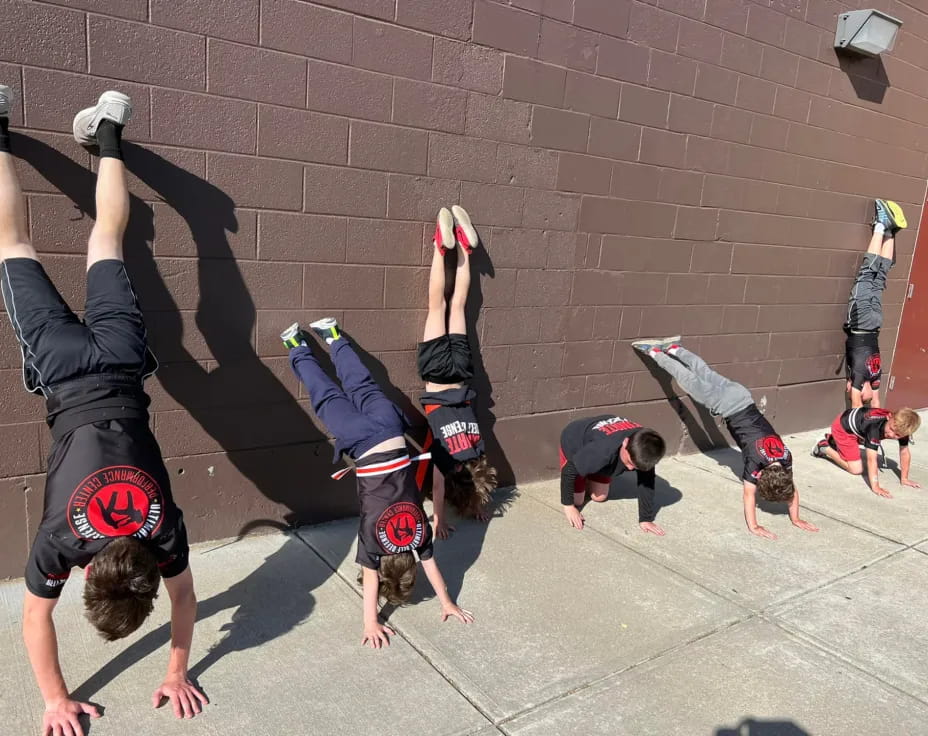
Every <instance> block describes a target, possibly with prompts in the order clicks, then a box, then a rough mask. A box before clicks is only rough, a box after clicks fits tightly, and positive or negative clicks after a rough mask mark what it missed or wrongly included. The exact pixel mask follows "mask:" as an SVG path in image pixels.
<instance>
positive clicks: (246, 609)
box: [72, 536, 331, 700]
mask: <svg viewBox="0 0 928 736" xmlns="http://www.w3.org/2000/svg"><path fill="white" fill-rule="evenodd" d="M207 554H208V553H207ZM307 554H312V553H311V552H310V551H309V550H307V548H306V545H305V544H303V542H301V541H300V540H299V539H297V538H296V537H295V536H289V537H288V538H287V541H286V542H285V543H284V544H283V546H282V547H281V548H280V549H278V550H277V551H275V552H274V553H273V554H271V555H270V556H269V557H267V558H266V559H265V560H264V562H263V563H262V564H261V566H260V567H259V568H258V569H256V570H255V571H254V572H253V573H251V574H250V575H248V576H247V577H246V578H244V579H242V580H239V581H238V582H236V583H233V584H232V586H231V587H230V588H228V589H227V590H226V591H224V592H222V593H218V594H216V595H214V596H212V597H211V598H208V599H206V600H201V601H200V602H199V604H198V606H197V621H204V620H206V619H208V618H211V617H212V616H215V615H216V614H217V613H221V612H222V611H227V610H229V609H235V611H234V613H233V614H232V621H231V622H230V623H228V624H226V625H225V626H223V628H222V631H225V632H227V633H226V635H225V636H224V637H223V638H222V640H221V641H220V642H219V643H218V644H216V645H214V646H213V647H211V648H210V650H209V651H208V652H207V654H206V655H205V656H204V657H203V658H202V659H200V660H199V661H198V662H194V663H192V664H191V666H190V678H191V679H192V680H196V679H197V678H199V677H201V676H202V675H203V674H204V673H206V672H207V670H209V668H210V667H211V666H212V665H214V664H215V663H216V662H218V661H219V660H220V659H222V658H223V657H224V656H226V655H227V654H231V653H233V652H241V651H245V650H247V649H251V648H253V647H257V646H261V645H262V644H265V643H266V642H269V641H272V640H274V639H276V638H277V637H278V636H282V635H284V634H286V633H287V632H289V631H291V630H292V629H294V628H295V627H296V626H298V625H299V624H300V623H302V622H303V621H305V620H306V618H308V616H309V614H310V613H311V612H312V610H313V607H314V606H315V599H314V598H313V595H312V591H313V590H315V589H316V588H318V587H319V586H321V585H322V584H323V583H325V581H326V580H327V579H328V578H329V576H330V574H331V573H330V572H329V570H327V569H325V568H324V566H322V565H307V564H306V555H307ZM319 570H325V573H324V574H323V575H315V574H314V572H316V571H319ZM272 602H273V603H272ZM170 640H171V624H170V623H169V622H168V623H165V624H162V625H161V626H159V627H158V628H157V629H155V630H154V631H151V632H149V633H148V634H145V635H144V636H143V637H142V638H141V639H139V640H138V641H136V642H134V643H133V644H132V645H130V646H129V647H128V648H127V649H125V650H124V651H122V652H121V653H120V654H119V655H117V656H116V657H115V658H114V659H112V660H110V661H109V662H108V663H107V664H106V665H104V666H103V667H102V668H101V669H100V670H98V671H97V672H96V673H94V674H93V675H91V676H90V677H89V678H87V680H85V681H84V682H83V683H81V684H80V685H78V686H77V688H76V689H75V690H74V692H73V693H72V697H73V698H75V699H77V700H89V699H90V698H92V697H93V696H94V694H95V693H97V692H99V691H100V690H101V689H102V688H104V687H105V686H106V685H107V684H108V683H110V682H111V681H112V680H113V679H115V678H116V677H118V676H119V675H120V674H121V673H122V672H123V671H124V670H126V669H128V668H129V667H131V666H132V665H134V664H136V663H137V662H140V661H141V660H143V659H145V658H146V657H149V656H150V655H152V654H153V653H154V652H156V651H157V650H158V649H160V648H161V647H164V646H165V645H166V644H168V642H170ZM166 660H167V658H165V661H166ZM156 685H157V683H155V684H153V686H152V690H154V688H155V686H156ZM207 695H208V692H207Z"/></svg>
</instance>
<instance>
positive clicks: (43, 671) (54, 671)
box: [23, 611, 68, 705]
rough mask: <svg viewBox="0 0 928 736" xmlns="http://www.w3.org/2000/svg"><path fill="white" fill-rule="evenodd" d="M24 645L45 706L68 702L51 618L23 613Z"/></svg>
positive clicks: (56, 638) (66, 688)
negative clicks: (62, 701) (65, 700)
mask: <svg viewBox="0 0 928 736" xmlns="http://www.w3.org/2000/svg"><path fill="white" fill-rule="evenodd" d="M23 642H24V643H25V645H26V651H27V652H28V653H29V663H30V664H31V665H32V672H33V674H34V675H35V681H36V684H38V686H39V691H40V692H41V693H42V698H43V700H44V701H45V704H46V705H50V704H52V703H56V702H58V701H61V700H64V699H65V698H67V697H68V686H67V685H66V684H65V681H64V677H63V676H62V674H61V665H60V664H59V663H58V637H57V634H56V632H55V622H54V621H53V620H52V618H51V616H46V615H44V614H38V613H33V614H30V613H29V612H28V611H26V612H24V614H23Z"/></svg>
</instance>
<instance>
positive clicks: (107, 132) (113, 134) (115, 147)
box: [97, 120, 123, 161]
mask: <svg viewBox="0 0 928 736" xmlns="http://www.w3.org/2000/svg"><path fill="white" fill-rule="evenodd" d="M122 128H123V126H121V125H118V124H117V123H114V122H113V121H112V120H101V121H100V124H99V125H98V126H97V145H98V146H99V147H100V158H118V159H119V160H120V161H121V160H122Z"/></svg>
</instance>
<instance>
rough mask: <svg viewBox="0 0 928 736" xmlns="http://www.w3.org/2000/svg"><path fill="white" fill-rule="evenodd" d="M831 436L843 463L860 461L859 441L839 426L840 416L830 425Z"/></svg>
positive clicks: (855, 436) (854, 435)
mask: <svg viewBox="0 0 928 736" xmlns="http://www.w3.org/2000/svg"><path fill="white" fill-rule="evenodd" d="M831 436H832V437H834V440H835V445H836V446H837V448H838V454H839V455H841V459H842V460H844V461H845V462H853V461H854V460H860V439H859V438H858V437H857V435H856V434H851V433H850V432H848V431H847V430H846V429H845V428H844V427H842V426H841V416H840V415H839V416H838V418H837V419H835V420H834V422H832V424H831Z"/></svg>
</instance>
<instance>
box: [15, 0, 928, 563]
mask: <svg viewBox="0 0 928 736" xmlns="http://www.w3.org/2000/svg"><path fill="white" fill-rule="evenodd" d="M878 4H879V7H880V8H881V9H883V10H885V11H888V12H889V13H891V14H893V15H895V16H898V17H899V18H902V19H903V20H904V22H905V26H904V28H903V31H902V33H901V35H900V37H899V40H898V45H897V47H896V49H895V51H894V52H893V53H892V54H890V55H888V56H887V57H886V58H885V59H883V61H882V63H880V62H875V61H851V60H841V59H839V58H838V57H836V56H835V54H834V52H833V50H832V48H831V43H832V39H833V35H834V28H835V23H836V14H837V13H838V12H840V11H842V10H845V9H849V8H856V7H860V6H861V3H860V2H858V1H857V0H853V1H851V0H848V1H846V2H837V1H835V0H757V1H752V0H510V2H503V1H502V0H500V1H496V2H494V1H492V0H319V1H318V2H303V1H302V0H60V1H56V0H48V1H43V2H32V1H29V0H3V2H2V3H0V14H2V18H3V28H4V41H3V43H2V44H0V80H2V81H3V82H4V83H6V84H9V85H11V86H12V87H13V88H14V89H15V94H16V107H15V111H14V113H13V124H14V126H15V129H16V130H17V132H18V135H17V136H16V138H15V141H14V146H15V149H16V152H17V154H18V155H19V157H20V162H19V164H20V172H21V176H22V181H23V185H24V188H25V190H26V193H27V196H28V206H29V220H30V227H31V231H32V235H33V239H34V242H35V244H36V246H37V247H38V249H39V250H40V252H41V253H42V255H43V259H44V262H45V263H46V266H47V268H48V270H49V272H50V273H51V274H52V276H53V278H54V279H55V280H56V282H57V284H58V286H59V288H60V289H61V291H62V292H63V293H64V294H65V295H66V297H67V298H68V299H69V301H70V302H71V303H72V304H73V305H74V306H75V307H76V308H80V307H81V305H82V301H83V283H84V279H83V272H84V265H83V256H82V253H83V250H84V241H85V238H86V236H87V234H88V232H89V229H90V226H91V221H92V220H91V218H92V213H93V206H92V186H93V180H94V179H93V166H94V161H93V160H92V159H91V158H90V157H89V156H88V155H87V154H86V153H85V152H83V151H82V150H81V149H80V148H79V147H78V146H77V145H76V144H75V143H74V142H73V140H72V139H71V137H70V135H69V129H70V121H71V117H72V115H73V113H74V111H75V110H76V109H78V108H79V107H81V106H84V105H86V104H88V102H89V101H91V100H92V99H93V98H95V96H96V95H97V94H98V93H99V92H101V91H102V90H104V89H107V88H113V87H115V88H117V89H120V90H123V91H125V92H128V93H129V94H131V95H132V97H133V99H134V101H135V105H136V111H135V117H134V120H133V122H132V124H131V126H130V127H129V128H128V129H127V132H126V137H127V138H128V139H129V140H131V141H133V142H134V144H135V145H133V146H131V147H128V151H127V159H128V163H129V166H130V168H131V169H132V178H131V190H132V194H133V208H132V222H131V224H130V233H129V236H128V251H129V255H128V260H129V265H130V271H131V273H132V276H133V278H134V279H135V282H136V284H137V289H138V292H139V294H140V298H141V301H142V304H143V307H144V308H145V311H146V314H147V317H148V321H149V329H150V333H151V341H152V344H153V347H154V349H155V351H156V352H157V354H158V356H159V357H160V359H161V362H162V364H163V366H162V369H161V372H160V373H159V376H158V378H157V380H155V381H153V382H151V383H150V384H149V387H150V390H151V392H152V394H153V399H154V402H153V423H154V428H155V433H156V435H157V437H158V440H159V441H160V443H161V445H162V448H163V450H164V453H165V456H166V457H167V458H168V460H167V462H168V466H169V468H170V469H171V471H172V473H173V477H174V487H175V494H176V496H177V497H178V499H179V501H180V503H181V505H182V506H183V508H184V510H185V512H186V517H187V523H188V526H189V528H190V530H191V533H192V536H193V538H194V539H207V538H216V537H222V536H227V535H232V534H236V533H238V532H239V531H240V530H242V529H243V528H255V527H260V526H261V524H262V523H268V524H271V525H274V524H277V525H279V524H281V523H301V522H313V521H321V520H325V519H329V518H333V517H337V516H342V515H346V514H351V513H353V512H354V511H355V499H354V484H353V482H352V481H351V480H350V479H349V480H345V481H342V482H340V483H337V482H334V481H331V480H329V479H328V473H329V472H331V471H332V469H333V468H332V465H331V459H332V458H331V449H330V447H329V445H328V444H326V442H325V436H324V434H323V432H322V431H320V429H319V428H318V426H317V425H316V423H315V422H314V420H313V418H312V417H311V415H310V414H309V413H308V412H307V400H306V396H305V393H304V392H302V391H301V389H300V387H299V386H298V385H297V382H296V381H295V380H294V378H293V376H292V375H291V374H290V372H289V366H288V364H287V360H286V357H285V354H284V352H283V350H282V348H281V346H280V344H279V342H278V340H277V334H278V333H279V332H280V330H281V329H282V328H283V327H285V326H287V325H288V324H290V323H291V322H292V321H294V320H295V319H300V320H304V321H305V320H310V319H312V318H317V317H320V316H323V315H329V314H332V315H335V316H336V317H338V318H339V320H340V321H341V322H342V323H343V324H344V326H345V328H346V330H347V331H348V332H349V333H350V334H351V335H352V336H353V337H354V338H355V339H356V340H357V341H358V343H359V344H360V345H361V346H362V347H363V348H364V350H365V351H367V359H368V360H369V362H370V364H371V365H372V366H373V367H374V368H375V371H376V373H377V375H378V376H379V377H380V378H383V379H386V378H387V377H388V378H389V381H390V382H391V384H392V388H391V389H390V390H391V393H392V395H393V396H394V397H396V398H397V399H398V400H402V401H403V402H404V403H405V406H406V407H407V409H408V410H409V413H410V414H411V415H412V416H415V412H416V410H415V406H416V403H415V398H416V394H417V391H418V390H419V381H418V379H417V377H416V373H415V352H414V349H415V344H416V341H417V339H418V338H419V337H420V333H421V329H422V326H423V322H424V316H425V313H424V309H423V307H424V305H425V286H426V278H427V265H426V264H427V263H428V261H429V258H430V246H429V240H430V236H431V230H432V225H431V224H430V223H431V221H432V218H433V216H434V214H435V212H436V210H437V208H438V207H439V206H440V205H450V204H453V203H456V202H459V203H460V204H462V205H463V206H465V207H466V208H468V209H469V210H470V211H471V212H472V213H473V215H474V219H475V221H476V223H477V224H478V227H479V230H480V233H481V236H482V238H483V242H484V245H485V251H484V252H483V253H482V255H481V256H480V257H479V258H475V259H474V262H475V268H476V269H477V270H478V271H479V276H478V277H477V278H475V283H474V293H473V295H472V302H471V306H472V316H473V320H472V324H473V339H474V341H475V344H478V345H479V348H480V350H479V355H480V359H479V367H480V375H479V376H478V379H477V381H476V385H477V387H478V389H479V390H480V391H481V397H482V399H481V400H482V407H481V411H482V412H483V414H484V417H485V424H486V431H487V432H488V434H489V439H490V443H489V444H490V447H491V450H492V452H493V455H494V458H495V459H496V461H497V463H498V464H499V465H500V467H501V469H502V471H503V473H502V474H503V477H504V480H506V481H508V482H511V481H512V480H513V479H517V480H519V481H523V482H524V481H529V480H535V479H538V478H543V477H553V476H554V475H555V473H556V456H557V453H556V445H557V438H558V434H559V431H560V429H561V427H562V425H563V424H564V423H565V422H567V421H568V420H569V419H571V418H573V417H575V416H577V415H579V414H580V413H584V412H613V411H616V412H621V413H623V414H626V415H628V416H630V417H632V418H634V419H637V420H639V421H643V422H645V423H648V424H651V425H653V426H656V427H657V428H659V429H660V430H661V431H663V432H664V433H665V434H666V436H667V438H668V440H669V443H670V446H671V448H673V449H675V450H692V449H694V446H693V440H694V439H695V440H696V441H697V442H696V444H699V445H705V443H707V442H712V441H724V439H723V435H721V434H717V433H714V432H713V431H711V424H710V425H708V431H706V427H707V425H705V423H704V420H703V418H702V417H700V416H699V415H698V414H697V415H696V417H695V418H693V417H691V416H690V415H689V414H688V413H687V410H686V405H685V404H683V405H680V406H678V407H677V408H676V409H675V408H674V406H672V405H671V403H670V402H668V400H667V397H666V395H665V389H666V390H668V391H669V390H670V389H669V387H666V386H664V387H662V386H661V385H660V384H659V383H658V382H657V381H656V380H655V378H654V377H653V376H652V375H651V374H650V372H649V371H648V370H647V366H646V365H645V364H644V363H643V362H642V361H641V360H640V359H639V358H638V357H636V356H635V355H634V354H633V353H632V351H631V349H630V348H629V341H630V339H632V338H634V337H636V336H639V335H643V334H652V333H657V334H666V333H676V332H682V333H684V334H685V335H686V336H687V341H688V343H689V344H690V345H691V346H693V347H694V348H695V349H696V350H698V351H699V352H701V353H702V354H703V355H704V356H705V357H706V358H707V359H708V360H709V361H710V362H712V363H714V364H716V365H717V366H718V367H719V368H720V370H722V371H723V372H724V373H726V374H728V375H730V376H732V377H733V378H736V379H738V380H740V381H743V382H745V383H746V384H748V385H749V386H750V387H751V388H752V389H753V390H754V391H755V392H756V394H757V397H758V399H759V400H763V401H764V403H765V406H766V411H767V412H768V414H769V415H770V416H772V417H773V419H774V421H775V423H776V426H777V427H778V428H779V429H780V431H781V432H790V431H794V430H799V429H803V428H808V427H813V426H816V425H823V424H824V423H826V422H827V421H828V420H830V419H831V418H832V416H833V414H834V413H835V411H836V409H837V408H838V407H840V404H841V400H842V398H841V397H842V380H841V377H840V373H841V353H842V341H843V335H842V333H841V330H840V326H841V322H842V315H843V312H844V304H845V300H846V296H847V291H848V287H849V285H850V283H851V279H852V275H853V271H854V269H855V265H856V263H857V261H858V258H859V255H860V252H861V250H862V249H863V246H864V241H865V238H866V235H867V229H866V227H865V223H866V222H867V220H868V219H869V216H870V209H869V208H870V199H871V197H873V196H883V197H889V198H893V199H896V200H898V201H899V202H900V203H902V204H903V206H905V207H907V208H908V210H909V212H910V215H911V216H910V221H917V219H918V211H919V208H920V203H921V202H922V201H923V196H924V192H925V177H926V170H928V134H926V132H925V131H926V123H928V99H926V95H928V92H926V91H928V72H926V71H925V69H926V67H928V14H926V13H925V12H924V9H919V8H918V7H917V6H918V5H919V3H918V2H917V0H880V3H878ZM898 242H899V263H898V265H897V267H896V268H895V270H894V271H893V273H892V279H891V281H890V284H889V287H888V290H887V293H886V303H887V324H886V327H885V329H884V335H883V341H882V342H883V350H884V359H886V362H887V363H888V358H889V357H890V353H891V346H892V345H893V341H894V338H895V334H896V329H897V326H898V322H899V315H900V311H901V303H902V297H903V292H904V287H905V283H906V276H907V274H908V271H909V269H910V266H911V255H912V249H913V244H914V234H913V232H912V231H911V230H910V231H907V232H906V233H905V234H903V235H902V236H901V237H900V238H899V241H898ZM0 369H2V370H0V477H2V480H0V574H3V575H19V574H21V570H22V566H23V562H24V560H25V556H26V553H27V549H28V546H29V542H30V540H31V538H32V535H33V534H34V532H35V527H36V524H37V522H38V520H39V517H40V515H41V508H42V482H43V481H42V478H43V476H42V472H43V469H44V464H45V460H44V457H45V454H46V452H47V450H48V447H49V437H48V433H47V431H46V428H45V426H44V423H43V417H44V412H43V405H42V402H41V400H39V399H37V398H35V397H34V396H32V395H29V394H27V393H25V391H23V389H22V384H21V381H20V365H19V358H18V351H17V348H16V345H15V343H14V341H13V336H12V331H11V329H9V328H8V327H6V326H4V327H3V329H0ZM678 410H679V411H680V413H681V414H682V415H683V416H684V418H685V419H686V421H685V422H684V421H682V420H681V418H680V417H679V416H678V413H677V412H678ZM700 427H702V429H700Z"/></svg>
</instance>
